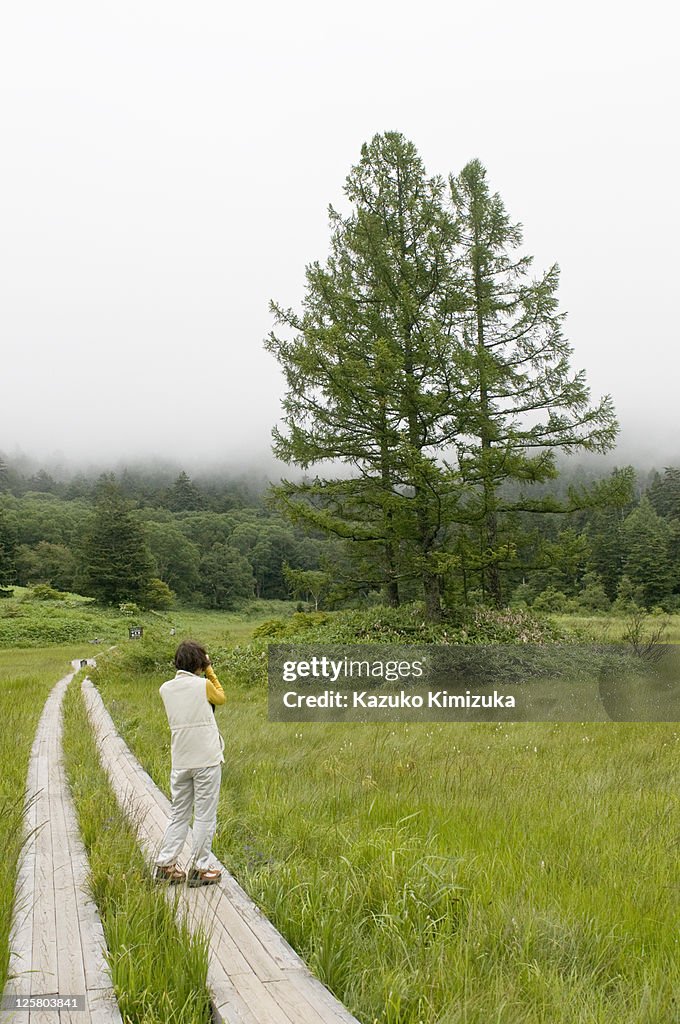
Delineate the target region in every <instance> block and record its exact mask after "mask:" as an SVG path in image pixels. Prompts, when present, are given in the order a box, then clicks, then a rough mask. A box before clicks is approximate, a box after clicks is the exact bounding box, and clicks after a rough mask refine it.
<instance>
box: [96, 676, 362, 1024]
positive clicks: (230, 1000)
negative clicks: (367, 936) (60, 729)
mask: <svg viewBox="0 0 680 1024" xmlns="http://www.w3.org/2000/svg"><path fill="white" fill-rule="evenodd" d="M83 693H84V696H85V702H86V705H87V709H88V714H89V716H90V721H91V722H92V725H93V728H94V731H95V735H96V739H97V744H98V747H99V753H100V756H101V759H102V764H103V765H104V767H105V769H106V771H107V774H108V776H109V780H110V781H111V784H112V786H113V789H114V791H115V792H116V795H117V797H118V799H119V801H120V803H121V805H122V806H123V808H124V809H125V810H126V812H127V813H128V814H129V816H130V817H131V819H132V820H133V821H134V823H135V825H136V827H137V832H138V836H139V840H140V843H141V845H142V848H143V849H144V852H145V856H146V857H147V860H148V862H149V864H153V862H154V860H155V856H156V853H157V851H158V850H159V849H160V844H161V840H162V838H163V833H164V832H165V828H166V825H167V819H168V815H169V807H170V804H169V801H168V800H167V798H166V797H165V796H164V795H163V793H161V791H160V790H159V789H158V788H157V786H156V785H155V784H154V782H153V780H152V779H151V777H150V776H149V775H148V774H147V773H146V772H145V771H144V769H143V768H142V766H141V765H140V764H139V762H138V761H137V760H136V758H135V757H134V756H133V754H132V753H131V751H130V750H129V749H128V747H127V746H126V744H125V743H124V741H123V740H122V738H121V737H120V736H119V735H118V733H117V732H116V729H115V726H114V724H113V722H112V720H111V717H110V715H109V713H108V711H107V710H106V708H105V707H104V704H103V701H102V699H101V697H100V695H99V691H98V690H97V689H96V688H95V687H94V686H93V685H92V683H91V682H90V680H89V679H86V680H84V682H83ZM190 841H191V835H189V839H188V840H187V843H186V845H185V847H184V851H183V855H182V858H181V861H180V862H181V864H182V866H186V865H187V864H188V861H189V857H190V850H191V846H190ZM215 863H216V864H218V865H219V861H217V860H216V859H215ZM219 866H220V867H221V870H222V881H221V883H220V884H219V885H212V886H205V887H203V888H199V889H190V888H187V887H186V886H173V887H172V889H171V890H170V891H169V892H168V896H169V897H170V898H174V893H175V892H178V893H179V901H178V907H179V908H180V913H181V914H182V915H183V916H184V917H185V919H186V920H187V922H188V923H189V925H190V927H192V928H197V927H200V928H202V929H203V931H204V932H205V933H207V935H208V936H209V939H210V959H209V966H208V985H209V988H210V992H211V998H212V1003H213V1014H214V1018H215V1020H216V1021H224V1022H225V1024H358V1021H357V1020H356V1018H355V1017H353V1016H352V1015H351V1014H350V1013H349V1012H348V1011H347V1010H346V1009H345V1007H344V1006H343V1005H342V1004H341V1003H339V1002H338V1000H337V999H336V998H335V997H334V996H333V995H331V993H330V992H329V991H328V989H327V988H326V987H325V986H324V985H322V984H321V982H320V981H319V980H318V979H317V978H315V977H314V976H313V975H312V974H311V972H310V971H309V969H308V967H307V966H306V965H305V964H304V963H303V961H302V960H301V959H300V957H299V956H298V955H297V953H296V952H295V951H294V950H293V949H292V948H291V946H289V945H288V943H287V942H286V941H285V939H284V938H283V936H282V935H280V934H279V932H278V931H277V930H276V929H275V928H274V926H273V924H272V923H271V922H270V921H269V920H268V919H267V918H266V917H265V916H264V914H263V913H262V912H261V910H260V909H259V908H258V907H257V906H256V905H255V904H254V903H253V901H252V900H251V899H250V897H249V896H247V895H246V893H245V892H244V891H243V889H242V888H241V887H240V886H239V884H238V883H237V882H236V880H235V879H234V878H232V876H231V875H230V874H229V873H228V872H227V870H226V869H225V868H224V866H223V865H219Z"/></svg>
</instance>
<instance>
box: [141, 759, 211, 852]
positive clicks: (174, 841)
mask: <svg viewBox="0 0 680 1024" xmlns="http://www.w3.org/2000/svg"><path fill="white" fill-rule="evenodd" d="M221 780H222V765H221V764H214V765H211V766H210V767H209V768H182V769H173V770H172V771H171V772H170V794H171V796H172V809H171V812H170V824H169V825H168V827H167V829H166V832H165V835H164V837H163V843H162V845H161V848H160V851H159V853H158V857H157V858H156V863H157V864H159V865H162V866H164V867H167V866H169V865H171V864H174V863H175V861H176V860H177V858H178V857H179V855H180V853H181V852H182V847H183V846H184V843H185V840H186V837H187V832H188V831H189V822H190V821H191V812H192V810H193V812H194V825H193V837H194V843H193V850H192V855H191V860H192V864H193V865H194V867H196V868H198V869H199V871H202V870H203V869H205V868H207V867H210V856H211V850H210V848H211V846H212V841H213V836H214V835H215V828H216V827H217V801H218V800H219V796H220V782H221Z"/></svg>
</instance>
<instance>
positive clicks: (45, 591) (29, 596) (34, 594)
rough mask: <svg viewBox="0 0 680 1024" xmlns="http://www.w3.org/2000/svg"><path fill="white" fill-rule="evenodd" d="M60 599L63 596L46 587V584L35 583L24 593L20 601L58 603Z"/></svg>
mask: <svg viewBox="0 0 680 1024" xmlns="http://www.w3.org/2000/svg"><path fill="white" fill-rule="evenodd" d="M62 598H63V594H60V593H59V591H58V590H54V589H53V588H52V587H50V586H48V584H47V583H36V584H35V586H33V587H30V588H29V589H28V590H27V591H26V593H25V594H24V596H23V597H22V601H60V600H61V599H62Z"/></svg>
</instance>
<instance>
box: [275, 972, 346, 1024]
mask: <svg viewBox="0 0 680 1024" xmlns="http://www.w3.org/2000/svg"><path fill="white" fill-rule="evenodd" d="M289 980H290V983H291V985H292V986H293V988H294V989H296V990H297V991H298V992H299V993H300V994H301V995H302V996H304V997H305V998H306V999H309V1000H310V1001H312V1002H313V1004H314V1006H315V1007H318V1009H319V1012H321V1010H322V1009H323V1010H324V1011H325V1017H324V1020H325V1021H326V1022H328V1024H331V1022H333V1024H358V1022H357V1019H356V1017H353V1016H352V1014H351V1013H350V1012H349V1010H348V1009H347V1007H346V1006H343V1004H342V1003H341V1002H340V1000H339V999H336V998H335V996H334V995H333V993H332V992H330V991H329V990H328V989H327V988H326V986H325V985H324V984H323V982H321V981H319V979H318V978H315V977H314V975H313V974H311V972H309V975H308V977H303V976H302V975H300V974H298V973H293V972H292V971H291V973H290V975H289Z"/></svg>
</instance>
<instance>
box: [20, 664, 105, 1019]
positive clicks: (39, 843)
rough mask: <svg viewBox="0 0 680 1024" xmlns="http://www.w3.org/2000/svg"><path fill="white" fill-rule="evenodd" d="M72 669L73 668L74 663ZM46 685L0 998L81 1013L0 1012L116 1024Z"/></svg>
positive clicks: (58, 694)
mask: <svg viewBox="0 0 680 1024" xmlns="http://www.w3.org/2000/svg"><path fill="white" fill-rule="evenodd" d="M74 667H75V666H74ZM72 678H73V673H71V675H68V676H66V677H65V678H64V679H62V680H60V681H59V682H58V683H57V684H56V686H55V687H54V688H53V689H52V691H51V693H50V695H49V697H48V698H47V701H46V702H45V707H44V709H43V713H42V716H41V718H40V721H39V723H38V728H37V731H36V735H35V739H34V742H33V748H32V750H31V757H30V761H29V767H28V779H27V794H26V796H27V811H26V828H27V834H29V839H28V840H27V842H26V845H25V846H24V849H23V851H22V856H21V859H20V862H19V874H18V879H17V889H16V899H15V908H14V919H13V923H12V935H11V938H10V948H11V951H12V953H11V957H10V964H9V979H10V980H9V981H8V983H7V986H6V988H5V993H4V995H5V996H6V997H13V998H16V997H26V996H31V995H33V996H37V995H41V996H62V997H63V996H69V995H70V996H80V997H81V999H82V997H84V999H85V1008H84V1011H83V1010H82V1009H79V1010H78V1011H74V1012H68V1011H64V1010H62V1011H61V1012H60V1013H58V1012H57V1011H53V1010H49V1011H48V1010H41V1011H38V1010H31V1011H30V1012H27V1011H26V1010H22V1011H21V1012H15V1011H11V1010H6V1011H4V1012H2V1011H0V1020H1V1021H2V1022H3V1024H7V1022H9V1021H13V1022H14V1021H16V1022H17V1024H19V1022H21V1024H58V1022H65V1021H68V1022H76V1024H90V1022H91V1024H119V1022H120V1020H121V1016H120V1013H119V1011H118V1006H117V1004H116V1001H115V998H114V995H113V989H112V987H111V978H110V976H109V973H108V970H107V968H106V963H105V960H104V955H103V950H104V948H105V940H104V933H103V930H102V926H101V921H100V919H99V915H98V913H97V908H96V906H95V904H94V903H93V901H92V899H91V898H90V896H89V895H88V893H87V890H86V878H87V873H88V862H87V855H86V853H85V849H84V847H83V844H82V842H81V840H80V836H79V832H78V825H77V822H76V815H75V809H74V807H73V802H72V800H71V794H70V792H69V789H68V785H67V782H66V775H65V772H64V767H63V764H62V760H61V737H62V711H61V706H62V700H63V697H64V693H65V692H66V687H67V686H68V684H69V683H70V682H71V679H72Z"/></svg>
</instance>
